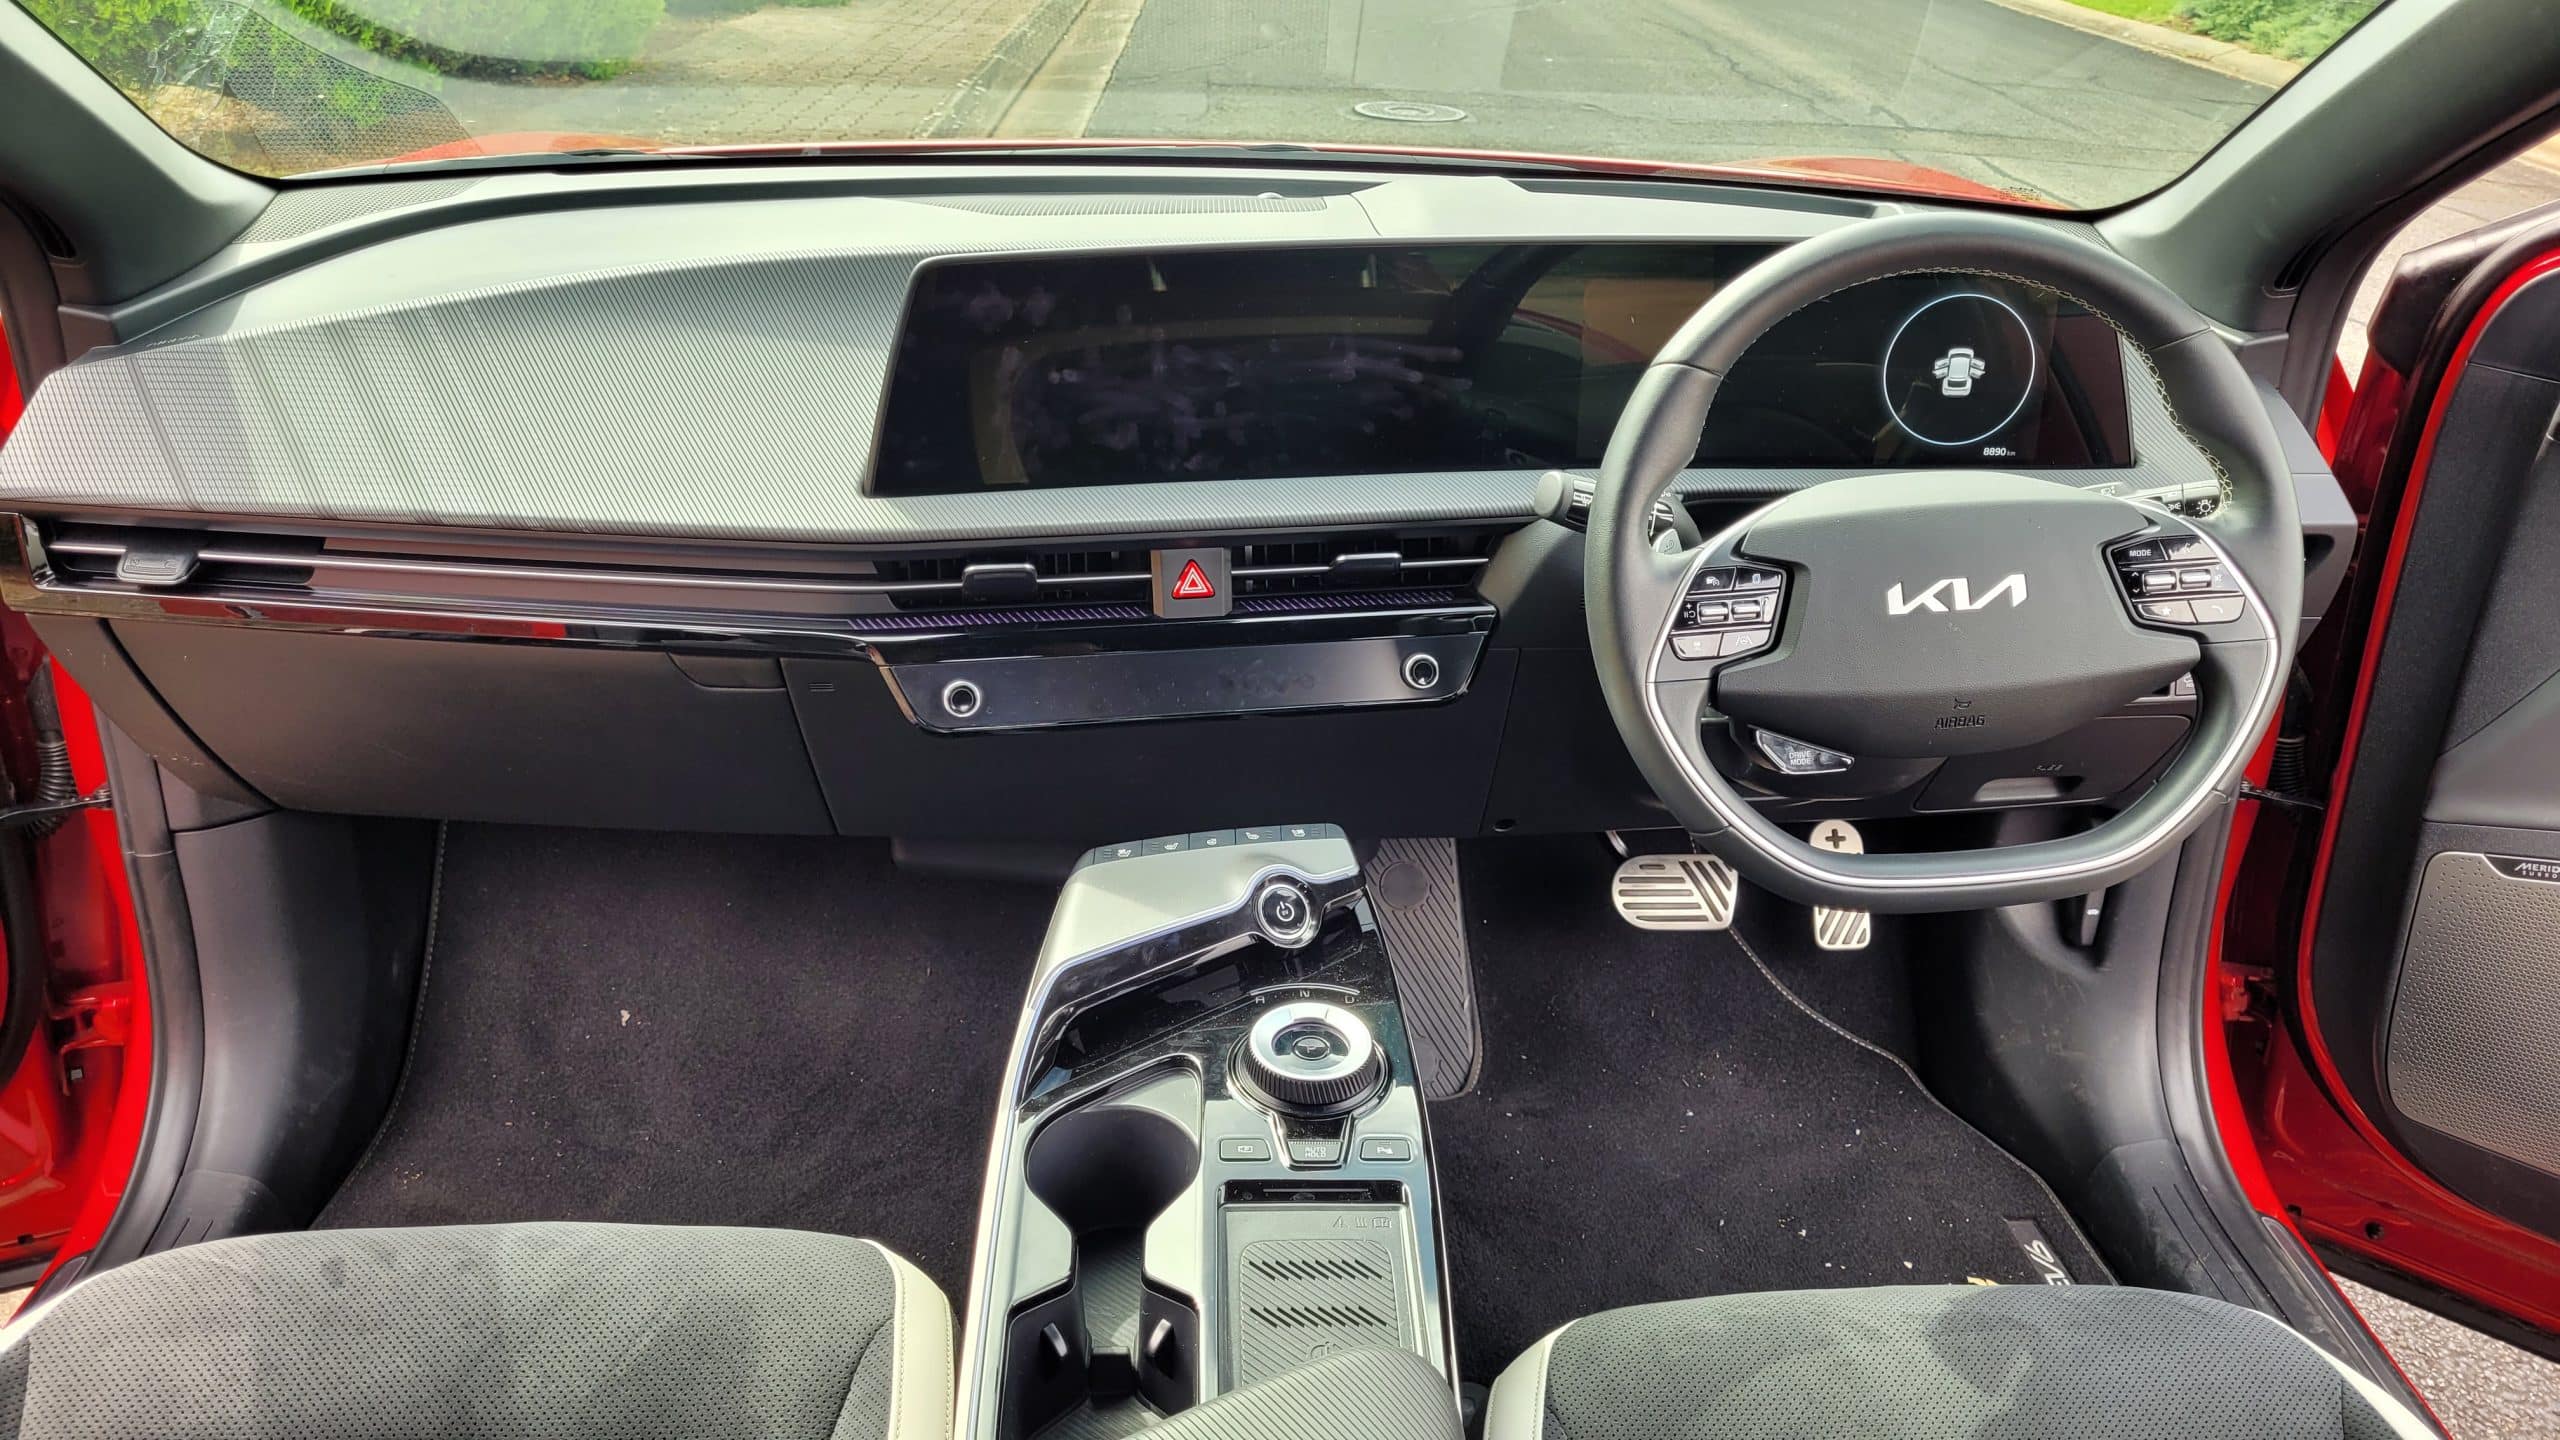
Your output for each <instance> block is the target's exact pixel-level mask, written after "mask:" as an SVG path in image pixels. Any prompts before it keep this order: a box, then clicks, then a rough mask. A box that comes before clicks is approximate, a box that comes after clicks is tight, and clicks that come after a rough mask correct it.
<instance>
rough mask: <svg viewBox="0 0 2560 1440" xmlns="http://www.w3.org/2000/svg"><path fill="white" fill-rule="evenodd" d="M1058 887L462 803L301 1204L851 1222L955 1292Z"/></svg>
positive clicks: (877, 851)
mask: <svg viewBox="0 0 2560 1440" xmlns="http://www.w3.org/2000/svg"><path fill="white" fill-rule="evenodd" d="M1051 899H1052V896H1051V893H1050V891H1049V890H1048V889H1047V888H1046V887H1040V886H1007V885H997V884H987V883H980V882H976V881H962V880H951V879H941V878H933V877H919V876H916V875H911V874H907V873H904V872H901V871H899V870H897V869H896V868H895V867H893V866H892V865H891V864H890V861H889V856H888V851H887V847H886V846H883V845H877V844H867V843H862V842H854V841H838V840H820V839H792V838H773V837H739V836H731V837H708V836H698V835H664V834H643V833H623V832H606V831H568V830H530V829H513V828H506V827H494V826H463V825H456V826H454V827H452V828H451V830H450V831H449V832H448V835H447V837H446V845H445V855H444V879H443V886H442V890H441V894H440V899H439V904H438V911H437V919H436V932H435V944H434V951H433V954H432V956H431V958H430V962H429V967H428V973H427V978H426V991H425V995H424V997H423V1002H422V1005H421V1009H420V1018H419V1026H418V1032H417V1035H416V1037H415V1039H414V1042H413V1043H414V1047H415V1048H414V1050H413V1053H412V1054H411V1057H410V1061H409V1067H408V1075H407V1078H406V1080H405V1081H404V1082H403V1084H402V1088H401V1093H400V1097H399V1100H398V1102H397V1104H396V1106H395V1108H394V1110H393V1113H392V1115H391V1117H390V1119H389V1121H388V1122H387V1123H386V1125H385V1128H384V1131H383V1133H382V1135H381V1136H380V1137H379V1138H378V1139H377V1141H376V1142H375V1146H374V1149H373V1151H372V1153H371V1154H370V1155H369V1156H368V1158H367V1159H366V1161H365V1162H364V1163H363V1164H362V1165H360V1166H359V1167H358V1168H357V1170H356V1172H355V1174H354V1175H352V1176H351V1177H349V1179H348V1181H347V1183H346V1184H345V1186H343V1187H342V1188H341V1189H340V1190H339V1192H338V1195H337V1197H336V1198H335V1199H334V1200H332V1201H331V1202H330V1204H329V1207H328V1210H327V1213H325V1214H324V1215H323V1216H322V1217H321V1220H320V1223H321V1224H322V1225H324V1226H331V1227H346V1226H369V1225H431V1224H445V1223H456V1222H471V1221H499V1220H536V1219H578V1220H625V1221H654V1222H665V1223H688V1224H733V1225H773V1226H785V1227H790V1228H794V1229H804V1230H821V1231H832V1232H838V1233H842V1234H849V1235H864V1236H869V1237H871V1238H873V1239H876V1240H879V1241H881V1242H882V1243H884V1244H886V1245H888V1246H889V1247H890V1248H891V1249H894V1250H896V1251H898V1252H899V1253H901V1254H903V1255H905V1256H907V1257H908V1258H909V1259H912V1260H913V1261H915V1263H916V1264H917V1265H918V1266H920V1267H922V1268H923V1269H924V1271H925V1272H926V1273H927V1274H929V1275H931V1276H932V1277H933V1279H934V1281H935V1283H937V1284H939V1285H940V1286H941V1287H942V1289H943V1293H945V1294H947V1295H950V1296H952V1297H953V1300H954V1303H955V1305H956V1304H957V1303H958V1301H959V1298H960V1297H961V1296H963V1295H965V1294H966V1293H967V1282H968V1269H969V1250H970V1246H971V1244H972V1242H973V1240H974V1237H975V1234H976V1228H977V1216H978V1190H979V1180H980V1177H981V1175H982V1174H983V1173H984V1170H985V1168H986V1140H987V1133H988V1126H989V1124H990V1122H991V1121H992V1119H993V1117H994V1114H995V1104H996V1091H997V1089H998V1088H999V1086H1000V1085H1001V1083H1002V1077H1003V1073H1004V1062H1005V1048H1006V1046H1007V1044H1008V1043H1009V1042H1010V1041H1011V1039H1012V1035H1013V1026H1014V1017H1015V1015H1016V1014H1017V1012H1018V1011H1019V1009H1020V1007H1021V1004H1022V998H1023V992H1024V989H1025V987H1026V986H1027V985H1028V983H1029V979H1030V972H1031V964H1032V960H1033V957H1034V955H1035V953H1036V952H1037V949H1038V947H1039V942H1040V935H1041V931H1042V929H1043V927H1044V926H1045V925H1046V924H1047V923H1048V915H1049V907H1050V901H1051Z"/></svg>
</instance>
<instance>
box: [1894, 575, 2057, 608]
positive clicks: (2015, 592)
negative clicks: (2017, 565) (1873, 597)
mask: <svg viewBox="0 0 2560 1440" xmlns="http://www.w3.org/2000/svg"><path fill="white" fill-rule="evenodd" d="M1941 595H1944V596H1945V597H1946V598H1945V599H1943V600H1942V599H1940V598H1939V597H1940V596H1941ZM2003 595H2006V596H2008V597H2009V608H2011V609H2013V610H2014V609H2016V608H2017V607H2019V606H2021V605H2024V604H2026V603H2027V577H2026V576H2025V574H2023V573H2019V574H2013V575H2004V576H2002V577H2001V578H2000V581H1999V583H1997V584H1995V585H1993V586H1992V587H1991V588H1990V589H1988V590H1985V591H1983V592H1982V594H1981V596H1980V598H1976V597H1975V595H1974V593H1973V582H1971V581H1969V580H1967V579H1965V578H1964V577H1963V576H1961V575H1950V576H1948V577H1947V578H1946V579H1944V580H1933V581H1931V582H1929V588H1928V589H1926V590H1923V591H1921V592H1920V593H1919V594H1917V595H1911V596H1905V595H1904V594H1903V593H1902V587H1901V586H1900V585H1895V586H1894V587H1893V588H1892V589H1890V590H1887V591H1885V592H1884V613H1886V614H1887V615H1908V614H1910V613H1911V612H1912V611H1914V610H1935V611H1937V612H1938V613H1939V614H1941V615H1943V614H1945V613H1947V610H1948V609H1949V608H1950V604H1951V603H1952V607H1953V608H1954V609H1957V610H1987V609H1989V608H1990V607H1991V602H1992V601H1994V600H1997V599H1999V598H2000V597H2001V596H2003Z"/></svg>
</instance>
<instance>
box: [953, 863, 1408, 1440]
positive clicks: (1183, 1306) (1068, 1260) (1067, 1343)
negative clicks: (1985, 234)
mask: <svg viewBox="0 0 2560 1440" xmlns="http://www.w3.org/2000/svg"><path fill="white" fill-rule="evenodd" d="M1430 1156H1431V1147H1430V1135H1429V1132H1428V1129H1427V1127H1426V1125H1425V1122H1424V1117H1423V1112H1422V1102H1421V1097H1420V1092H1419V1090H1418V1089H1417V1088H1416V1079H1415V1066H1414V1059H1413V1051H1412V1046H1411V1043H1410V1041H1409V1040H1408V1038H1407V1035H1406V1030H1405V1024H1404V1018H1403V1013H1402V1010H1401V1008H1400V1006H1399V1004H1398V1001H1397V997H1396V990H1395V980H1394V972H1393V970H1392V968H1391V966H1390V964H1389V960H1388V955H1387V951H1386V947H1385V941H1384V937H1383V935H1382V933H1381V931H1380V928H1379V926H1378V924H1377V923H1376V920H1375V918H1374V917H1373V916H1372V914H1371V912H1370V908H1369V903H1368V900H1367V897H1366V894H1365V892H1364V890H1363V887H1362V880H1361V874H1360V867H1359V864H1358V862H1357V860H1356V859H1355V857H1354V855H1353V853H1352V849H1351V846H1350V844H1349V843H1348V841H1346V840H1345V839H1344V837H1343V835H1342V833H1341V832H1340V831H1339V830H1338V829H1336V828H1334V827H1332V826H1328V825H1281V826H1269V827H1245V828H1242V829H1238V830H1232V831H1226V830H1221V831H1212V832H1206V833H1203V834H1196V835H1186V836H1166V837H1162V838H1159V839H1155V840H1142V841H1130V842H1127V843H1124V844H1118V845H1110V846H1105V847H1102V848H1101V849H1098V850H1095V851H1092V852H1090V853H1088V854H1087V855H1086V856H1085V857H1084V858H1083V859H1082V860H1081V861H1080V862H1078V864H1077V866H1076V868H1075V871H1074V873H1073V874H1072V875H1071V876H1070V877H1069V878H1068V880H1067V882H1066V885H1065V887H1064V889H1063V890H1062V892H1061V893H1060V895H1059V898H1058V904H1057V908H1056V911H1055V913H1054V914H1053V916H1052V918H1051V922H1050V928H1049V933H1048V936H1047V938H1046V940H1045V941H1044V942H1043V944H1042V947H1041V952H1040V957H1039V962H1038V964H1037V966H1036V968H1035V969H1034V971H1033V975H1032V981H1031V990H1030V996H1029V999H1028V1001H1027V1002H1026V1004H1025V1006H1024V1009H1023V1013H1022V1017H1021V1022H1020V1025H1019V1028H1018V1030H1017V1032H1016V1035H1015V1040H1014V1049H1013V1053H1012V1057H1011V1060H1010V1062H1009V1063H1008V1066H1007V1069H1006V1074H1005V1079H1004V1089H1003V1092H1002V1098H1001V1100H1000V1101H999V1104H998V1109H997V1115H996V1124H995V1132H994V1137H993V1140H992V1143H991V1148H990V1154H989V1161H988V1175H987V1184H986V1189H985V1195H984V1200H983V1204H982V1209H981V1212H980V1216H979V1235H978V1247H977V1253H976V1257H975V1264H974V1267H973V1271H972V1276H971V1293H970V1295H969V1300H968V1307H967V1308H968V1318H967V1322H966V1325H965V1328H964V1332H963V1335H962V1339H961V1358H960V1366H961V1369H960V1396H959V1399H960V1428H959V1432H958V1433H959V1434H960V1435H961V1436H963V1437H964V1440H1028V1437H1031V1436H1034V1435H1038V1434H1041V1433H1043V1432H1044V1431H1048V1430H1050V1429H1052V1428H1053V1427H1054V1428H1056V1429H1057V1430H1058V1431H1059V1433H1060V1434H1072V1435H1075V1436H1077V1437H1079V1440H1091V1437H1096V1436H1106V1437H1107V1436H1117V1435H1125V1434H1132V1433H1135V1432H1136V1431H1138V1430H1141V1429H1144V1428H1146V1427H1147V1426H1149V1425H1151V1424H1153V1423H1155V1421H1156V1420H1157V1419H1159V1418H1161V1417H1163V1416H1166V1415H1171V1414H1175V1413H1178V1412H1180V1411H1182V1410H1185V1409H1188V1408H1190V1407H1191V1406H1194V1405H1197V1404H1199V1403H1200V1402H1202V1401H1205V1400H1208V1399H1212V1398H1214V1397H1216V1396H1218V1395H1222V1394H1224V1393H1226V1392H1228V1391H1230V1390H1234V1389H1237V1388H1239V1387H1241V1386H1244V1385H1249V1384H1253V1383H1255V1382H1258V1381H1262V1380H1267V1379H1271V1378H1273V1377H1275V1376H1278V1375H1280V1374H1283V1373H1286V1372H1288V1371H1290V1370H1293V1369H1295V1368H1297V1367H1299V1366H1302V1365H1305V1364H1308V1363H1310V1362H1312V1361H1315V1360H1319V1359H1322V1358H1323V1357H1325V1356H1327V1355H1330V1354H1334V1353H1337V1352H1340V1351H1344V1350H1351V1349H1365V1348H1377V1347H1385V1348H1390V1349H1405V1350H1410V1351H1412V1352H1414V1353H1416V1354H1418V1355H1421V1356H1422V1357H1424V1358H1425V1359H1427V1360H1429V1361H1431V1362H1432V1363H1433V1364H1434V1365H1435V1366H1437V1367H1438V1368H1439V1369H1440V1370H1441V1371H1442V1373H1443V1374H1448V1373H1451V1371H1452V1366H1451V1363H1450V1348H1449V1347H1450V1338H1449V1326H1448V1322H1447V1314H1446V1310H1445V1306H1444V1300H1443V1295H1442V1290H1443V1286H1442V1267H1441V1261H1440V1243H1439V1231H1438V1225H1437V1221H1436V1215H1435V1210H1434V1208H1433V1194H1432V1176H1431V1163H1430Z"/></svg>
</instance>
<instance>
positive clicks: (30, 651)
mask: <svg viewBox="0 0 2560 1440" xmlns="http://www.w3.org/2000/svg"><path fill="white" fill-rule="evenodd" d="M25 408H26V406H25V397H24V396H23V395H22V394H21V393H20V389H19V385H18V374H17V366H16V364H15V363H14V361H13V359H12V357H11V355H10V352H9V344H8V336H7V333H6V331H5V329H0V443H6V442H7V440H8V437H9V432H10V431H11V430H12V429H13V428H15V426H16V424H17V421H18V417H19V416H20V415H22V414H24V413H25ZM0 657H5V669H0V754H5V758H6V762H7V764H8V766H9V769H10V770H11V771H12V772H13V773H14V774H17V775H19V776H21V777H25V776H31V775H32V774H33V773H34V772H33V764H34V762H33V754H34V751H33V748H32V726H31V720H30V717H29V714H28V710H27V705H26V696H27V686H28V682H29V681H30V679H31V678H32V677H33V676H34V675H35V674H36V672H37V671H38V670H39V669H40V668H41V669H44V670H46V671H48V672H49V676H50V679H51V681H52V683H53V687H54V699H55V703H56V706H57V708H58V710H59V712H60V716H61V723H62V730H63V739H64V741H65V742H66V744H67V745H68V747H69V751H70V760H71V773H72V778H73V781H74V783H75V784H76V786H77V788H78V790H79V792H80V793H81V794H83V795H92V794H96V793H98V792H99V791H100V790H102V789H104V788H105V786H106V783H107V767H106V753H105V750H104V748H103V746H102V744H101V741H100V738H99V731H98V720H97V715H96V713H95V712H94V711H93V710H92V709H91V707H90V702H89V697H88V695H87V693H86V692H84V691H83V690H81V688H80V687H79V685H78V684H77V683H75V682H74V681H73V680H72V679H71V676H70V675H69V673H68V672H66V671H64V670H63V669H62V667H61V666H60V665H57V664H55V663H54V662H53V660H52V659H51V657H49V656H48V655H47V654H46V653H45V650H44V646H43V643H42V642H41V641H39V640H38V639H37V638H36V634H35V631H34V629H33V628H32V627H31V626H29V625H28V623H27V622H26V620H25V619H24V617H21V616H18V615H14V614H9V613H6V612H0ZM19 793H21V794H23V793H26V787H24V786H21V787H20V790H19ZM29 848H30V850H31V852H32V854H31V861H32V864H33V866H34V870H35V882H36V910H37V915H38V918H39V921H40V923H41V925H42V927H43V935H42V945H41V950H42V953H43V955H44V957H45V961H46V972H47V973H46V981H47V985H46V1001H47V1004H46V1014H45V1016H44V1019H43V1020H42V1022H41V1023H39V1025H38V1026H37V1029H36V1033H35V1035H34V1037H33V1038H32V1039H31V1040H30V1041H29V1042H28V1045H27V1050H26V1054H25V1055H24V1056H23V1057H21V1059H20V1061H19V1063H18V1065H17V1066H16V1068H15V1069H14V1070H13V1071H12V1072H11V1073H9V1074H8V1075H7V1076H6V1077H4V1078H0V1154H5V1155H6V1157H7V1159H8V1161H9V1165H8V1169H7V1173H5V1174H0V1236H7V1237H10V1239H11V1241H12V1242H13V1243H9V1244H0V1262H5V1263H8V1264H12V1265H16V1264H24V1263H26V1262H28V1261H30V1260H33V1259H44V1260H45V1270H44V1279H48V1280H49V1279H51V1278H52V1276H53V1274H54V1273H55V1271H57V1270H58V1269H60V1267H61V1266H62V1264H63V1263H64V1261H65V1260H67V1259H69V1258H71V1257H74V1256H78V1255H82V1254H85V1253H87V1251H88V1250H89V1249H90V1248H91V1247H93V1246H94V1245H96V1243H97V1241H98V1238H99V1237H100V1236H101V1235H103V1234H104V1233H105V1231H106V1228H107V1225H108V1223H109V1222H110V1221H111V1220H113V1219H114V1217H115V1213H116V1210H117V1207H118V1206H119V1205H120V1204H121V1203H122V1202H123V1199H124V1192H125V1187H126V1185H127V1184H128V1183H129V1182H130V1180H131V1178H132V1173H133V1165H134V1159H135V1156H136V1155H137V1154H138V1153H139V1150H140V1145H141V1139H142V1131H143V1125H144V1121H145V1118H146V1117H147V1115H148V1112H149V1108H150V1096H151V1084H150V1079H151V1075H150V1056H151V1054H152V1044H151V1005H150V998H149V997H150V989H149V979H148V975H147V973H146V971H145V969H144V965H143V958H142V934H141V927H140V923H139V920H138V918H137V916H136V913H135V910H134V905H133V893H132V889H131V887H130V885H129V884H128V881H127V876H126V871H125V863H124V842H123V839H122V838H121V836H120V834H119V833H118V830H117V827H116V819H115V813H114V811H113V810H112V809H110V808H106V807H100V808H95V809H90V810H84V811H81V812H79V813H77V814H74V815H72V816H70V817H68V818H67V819H66V820H65V821H64V822H63V824H62V825H61V826H60V827H59V828H57V829H55V830H54V831H53V832H52V833H50V834H47V835H44V836H42V837H40V838H38V839H36V840H35V841H34V842H33V843H32V844H31V846H30V847H29ZM136 1062H139V1063H136ZM42 1288H43V1283H42V1281H39V1282H38V1284H37V1286H36V1287H35V1289H36V1290H41V1289H42Z"/></svg>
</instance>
